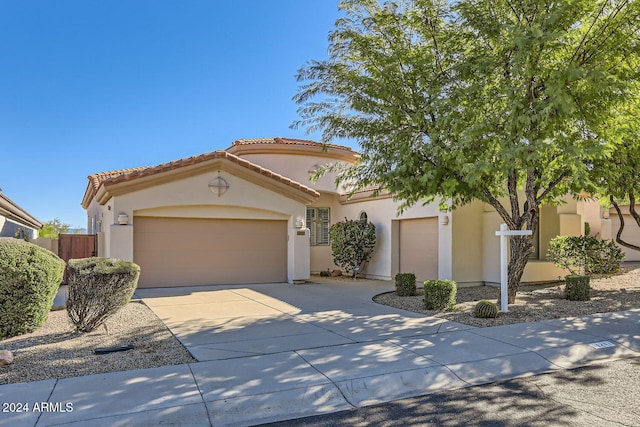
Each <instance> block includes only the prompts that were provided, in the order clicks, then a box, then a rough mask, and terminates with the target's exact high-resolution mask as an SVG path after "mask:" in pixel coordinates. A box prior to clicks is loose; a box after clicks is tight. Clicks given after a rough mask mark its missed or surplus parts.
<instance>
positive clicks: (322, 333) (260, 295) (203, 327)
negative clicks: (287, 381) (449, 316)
mask: <svg viewBox="0 0 640 427" xmlns="http://www.w3.org/2000/svg"><path fill="white" fill-rule="evenodd" d="M393 289H394V287H393V285H392V284H390V283H389V282H383V281H367V282H361V281H359V282H348V281H347V282H343V281H337V282H329V281H328V282H325V283H316V284H306V285H290V284H286V283H283V284H257V285H242V286H238V285H235V286H212V287H190V288H170V289H140V290H138V291H137V294H138V296H140V297H141V298H142V299H143V301H144V302H145V303H146V304H147V305H148V306H149V307H150V308H151V309H152V310H153V311H154V312H155V313H156V315H157V316H158V317H159V318H160V319H162V321H163V322H164V323H165V324H166V325H167V326H168V327H169V328H170V329H171V331H172V332H173V333H174V334H175V336H176V337H177V338H178V339H179V340H180V341H181V342H182V343H183V344H184V345H185V346H186V347H187V348H188V349H189V351H190V352H191V354H192V355H193V356H194V357H195V358H196V359H198V361H207V360H224V359H232V358H238V357H248V356H256V355H264V354H275V353H282V352H286V351H298V350H307V349H314V348H325V347H330V346H339V345H343V344H353V343H363V342H371V341H380V340H387V339H392V338H402V337H410V336H416V335H424V334H434V333H439V332H451V331H454V330H463V329H469V328H470V327H469V326H466V325H461V324H458V323H454V322H448V321H445V320H442V319H438V318H425V317H424V316H422V315H419V314H415V313H410V312H407V311H404V310H397V309H394V308H391V307H386V306H382V305H379V304H376V303H374V302H372V300H371V299H372V297H373V296H375V295H376V294H379V293H382V292H387V291H390V290H393Z"/></svg>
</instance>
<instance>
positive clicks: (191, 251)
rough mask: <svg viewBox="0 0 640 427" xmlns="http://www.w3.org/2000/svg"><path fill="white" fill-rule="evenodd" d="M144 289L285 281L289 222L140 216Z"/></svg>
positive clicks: (138, 256) (138, 258) (137, 235)
mask: <svg viewBox="0 0 640 427" xmlns="http://www.w3.org/2000/svg"><path fill="white" fill-rule="evenodd" d="M133 260H134V262H136V263H137V264H139V265H140V269H141V271H140V282H139V284H138V286H139V287H141V288H149V287H168V286H194V285H215V284H240V283H273V282H286V281H287V222H286V221H268V220H237V219H192V218H151V217H136V218H135V220H134V234H133Z"/></svg>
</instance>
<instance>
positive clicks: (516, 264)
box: [507, 236, 533, 304]
mask: <svg viewBox="0 0 640 427" xmlns="http://www.w3.org/2000/svg"><path fill="white" fill-rule="evenodd" d="M509 240H510V243H511V245H510V246H511V254H510V256H509V268H508V271H507V283H508V286H509V298H508V302H509V304H513V303H515V302H516V294H517V293H518V289H519V288H520V280H521V279H522V274H523V273H524V268H525V267H526V266H527V262H528V261H529V255H530V254H531V253H532V252H533V245H532V244H531V236H525V237H515V236H514V237H511V238H510V239H509Z"/></svg>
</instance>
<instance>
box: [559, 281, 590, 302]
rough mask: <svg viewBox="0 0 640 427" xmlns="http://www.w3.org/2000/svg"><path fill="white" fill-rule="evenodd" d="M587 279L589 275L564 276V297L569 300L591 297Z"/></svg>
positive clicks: (582, 299)
mask: <svg viewBox="0 0 640 427" xmlns="http://www.w3.org/2000/svg"><path fill="white" fill-rule="evenodd" d="M589 281H590V278H589V276H575V275H571V276H566V277H565V284H564V297H565V298H566V299H568V300H570V301H589V300H590V299H591V286H590V285H589Z"/></svg>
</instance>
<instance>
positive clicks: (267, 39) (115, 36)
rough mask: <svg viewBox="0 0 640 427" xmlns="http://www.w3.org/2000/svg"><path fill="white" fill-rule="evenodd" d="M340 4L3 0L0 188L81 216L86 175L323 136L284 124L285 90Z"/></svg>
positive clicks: (70, 218) (72, 220) (289, 107)
mask: <svg viewBox="0 0 640 427" xmlns="http://www.w3.org/2000/svg"><path fill="white" fill-rule="evenodd" d="M338 16H339V11H338V0H269V1H264V0H234V1H218V0H207V1H192V0H189V1H177V0H175V1H166V0H149V1H139V0H120V1H90V0H82V1H81V0H78V1H71V0H59V1H47V0H41V1H30V0H21V1H15V0H0V188H2V190H3V193H4V194H5V195H6V196H8V197H9V198H11V199H12V200H13V201H14V202H16V203H17V204H18V205H20V206H21V207H22V208H24V209H25V210H27V211H28V212H29V213H31V214H32V215H34V216H35V217H36V218H37V219H39V220H40V221H47V220H51V219H53V218H59V219H61V220H62V221H63V222H65V223H68V224H70V225H72V226H81V227H84V226H86V219H85V213H84V210H83V209H82V207H81V206H80V202H81V200H82V196H83V194H84V190H85V188H86V185H87V176H88V175H90V174H93V173H96V172H103V171H108V170H114V169H122V168H129V167H137V166H147V165H155V164H159V163H164V162H168V161H171V160H175V159H179V158H182V157H188V156H191V155H196V154H201V153H205V152H209V151H213V150H217V149H224V148H227V147H228V146H229V145H230V144H231V142H232V141H234V140H236V139H242V138H259V137H272V136H285V137H302V138H310V139H319V135H318V134H312V135H307V134H306V133H305V130H304V129H298V130H292V129H290V125H291V123H292V122H293V121H294V120H296V119H297V118H298V115H297V113H296V108H297V106H296V105H295V103H294V102H293V101H292V100H291V98H292V97H293V95H294V94H295V93H296V91H297V88H298V83H297V82H296V79H295V74H296V71H297V70H298V69H299V68H300V66H302V65H303V64H304V63H305V62H307V61H309V60H312V59H324V58H326V57H327V46H328V42H327V36H328V34H329V32H330V31H331V30H332V28H333V27H334V23H335V20H336V19H337V18H338ZM343 143H344V142H343ZM354 148H355V147H354Z"/></svg>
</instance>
